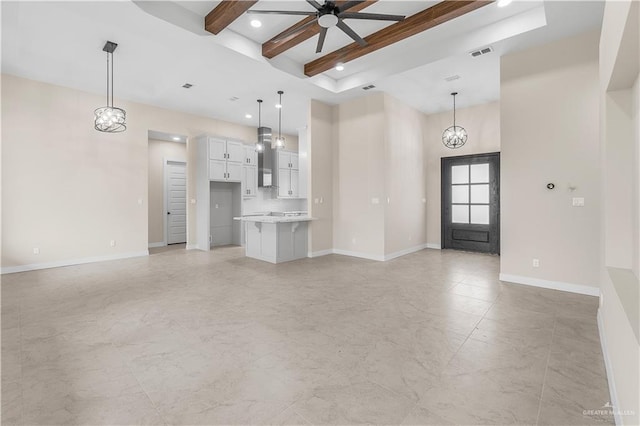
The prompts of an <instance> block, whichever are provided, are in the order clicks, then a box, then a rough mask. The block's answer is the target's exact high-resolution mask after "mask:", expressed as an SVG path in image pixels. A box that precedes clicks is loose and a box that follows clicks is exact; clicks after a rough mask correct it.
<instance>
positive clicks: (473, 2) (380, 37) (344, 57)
mask: <svg viewBox="0 0 640 426" xmlns="http://www.w3.org/2000/svg"><path fill="white" fill-rule="evenodd" d="M491 3H493V0H444V1H442V2H440V3H437V4H435V5H434V6H431V7H429V8H427V9H425V10H423V11H422V12H418V13H416V14H415V15H411V16H410V17H408V18H406V19H405V20H403V21H400V22H397V23H395V24H393V25H389V26H388V27H385V28H383V29H381V30H380V31H377V32H375V33H373V34H370V35H368V36H367V37H364V39H365V41H366V42H367V45H366V46H360V45H359V44H358V43H355V42H354V43H351V44H348V45H346V46H344V47H342V48H340V49H338V50H336V51H334V52H331V53H329V54H327V55H325V56H323V57H321V58H318V59H316V60H314V61H311V62H309V63H307V64H305V65H304V73H305V75H306V76H308V77H313V76H314V75H317V74H320V73H323V72H325V71H328V70H330V69H331V68H333V67H335V66H336V65H337V64H338V63H339V62H341V63H347V62H349V61H352V60H354V59H357V58H360V57H362V56H365V55H367V54H369V53H371V52H375V51H376V50H379V49H382V48H383V47H387V46H389V45H392V44H394V43H397V42H399V41H401V40H404V39H406V38H408V37H411V36H413V35H416V34H419V33H421V32H423V31H426V30H428V29H430V28H433V27H435V26H437V25H440V24H442V23H444V22H447V21H450V20H452V19H455V18H458V17H460V16H462V15H465V14H467V13H469V12H472V11H474V10H476V9H479V8H481V7H483V6H486V5H488V4H491ZM334 31H335V30H334Z"/></svg>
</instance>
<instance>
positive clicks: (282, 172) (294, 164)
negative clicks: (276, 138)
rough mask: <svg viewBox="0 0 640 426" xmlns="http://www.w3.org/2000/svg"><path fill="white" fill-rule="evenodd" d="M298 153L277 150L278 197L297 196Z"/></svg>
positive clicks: (298, 175)
mask: <svg viewBox="0 0 640 426" xmlns="http://www.w3.org/2000/svg"><path fill="white" fill-rule="evenodd" d="M299 177H300V171H299V170H298V154H296V153H295V152H289V151H278V198H298V196H299V191H298V187H299V186H298V179H299Z"/></svg>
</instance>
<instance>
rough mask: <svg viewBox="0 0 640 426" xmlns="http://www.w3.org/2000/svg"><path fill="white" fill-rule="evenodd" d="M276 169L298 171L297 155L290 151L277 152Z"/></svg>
mask: <svg viewBox="0 0 640 426" xmlns="http://www.w3.org/2000/svg"><path fill="white" fill-rule="evenodd" d="M278 168H279V169H295V170H298V154H297V153H295V152H290V151H278Z"/></svg>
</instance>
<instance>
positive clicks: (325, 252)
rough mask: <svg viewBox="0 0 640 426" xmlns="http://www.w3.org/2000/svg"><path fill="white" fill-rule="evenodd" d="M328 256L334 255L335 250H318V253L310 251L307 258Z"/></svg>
mask: <svg viewBox="0 0 640 426" xmlns="http://www.w3.org/2000/svg"><path fill="white" fill-rule="evenodd" d="M328 254H333V249H328V250H318V251H313V252H311V251H310V252H309V253H308V254H307V257H320V256H326V255H328Z"/></svg>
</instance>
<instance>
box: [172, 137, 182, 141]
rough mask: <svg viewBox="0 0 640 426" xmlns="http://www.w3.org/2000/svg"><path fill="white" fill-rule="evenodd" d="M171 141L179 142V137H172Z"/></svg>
mask: <svg viewBox="0 0 640 426" xmlns="http://www.w3.org/2000/svg"><path fill="white" fill-rule="evenodd" d="M171 139H173V140H174V141H179V140H180V137H179V136H174V137H172V138H171Z"/></svg>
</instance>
